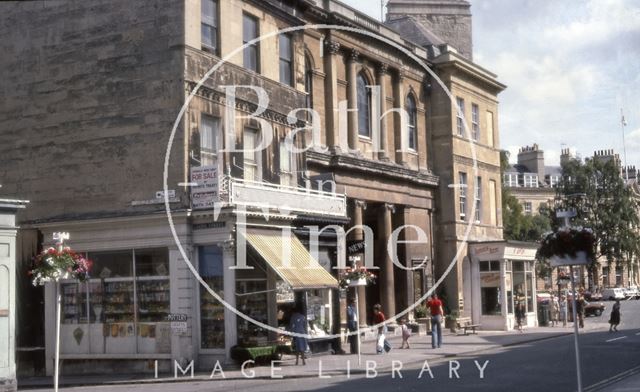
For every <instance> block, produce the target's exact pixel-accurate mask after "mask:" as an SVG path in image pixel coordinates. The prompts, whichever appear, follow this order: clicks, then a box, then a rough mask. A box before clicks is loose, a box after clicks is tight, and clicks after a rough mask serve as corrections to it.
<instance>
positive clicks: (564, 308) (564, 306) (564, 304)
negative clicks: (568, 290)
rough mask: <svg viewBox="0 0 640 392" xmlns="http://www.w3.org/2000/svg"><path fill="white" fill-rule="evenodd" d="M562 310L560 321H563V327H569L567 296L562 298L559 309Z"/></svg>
mask: <svg viewBox="0 0 640 392" xmlns="http://www.w3.org/2000/svg"><path fill="white" fill-rule="evenodd" d="M558 308H559V309H560V320H561V321H562V326H563V327H566V326H567V299H566V298H565V296H564V295H563V296H561V297H560V303H559V307H558Z"/></svg>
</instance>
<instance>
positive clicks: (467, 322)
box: [456, 317, 480, 335]
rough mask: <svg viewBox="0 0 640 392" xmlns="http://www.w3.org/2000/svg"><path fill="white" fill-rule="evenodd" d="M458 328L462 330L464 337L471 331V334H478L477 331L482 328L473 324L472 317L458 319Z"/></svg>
mask: <svg viewBox="0 0 640 392" xmlns="http://www.w3.org/2000/svg"><path fill="white" fill-rule="evenodd" d="M456 327H457V328H458V329H461V330H462V333H463V334H464V335H468V334H469V330H471V333H473V334H477V331H476V329H477V328H480V324H472V323H471V317H458V319H457V320H456Z"/></svg>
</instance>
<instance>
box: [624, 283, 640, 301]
mask: <svg viewBox="0 0 640 392" xmlns="http://www.w3.org/2000/svg"><path fill="white" fill-rule="evenodd" d="M624 294H625V296H626V297H627V298H630V299H639V298H640V291H638V287H637V286H630V287H629V288H627V289H624Z"/></svg>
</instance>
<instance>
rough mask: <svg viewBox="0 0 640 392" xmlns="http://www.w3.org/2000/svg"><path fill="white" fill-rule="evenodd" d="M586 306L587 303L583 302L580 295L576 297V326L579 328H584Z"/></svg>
mask: <svg viewBox="0 0 640 392" xmlns="http://www.w3.org/2000/svg"><path fill="white" fill-rule="evenodd" d="M586 305H587V301H585V299H584V296H583V295H582V294H580V295H579V296H578V300H577V301H576V314H577V316H578V326H579V327H580V328H584V309H585V307H586ZM574 322H575V320H574Z"/></svg>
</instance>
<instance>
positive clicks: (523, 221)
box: [500, 151, 551, 242]
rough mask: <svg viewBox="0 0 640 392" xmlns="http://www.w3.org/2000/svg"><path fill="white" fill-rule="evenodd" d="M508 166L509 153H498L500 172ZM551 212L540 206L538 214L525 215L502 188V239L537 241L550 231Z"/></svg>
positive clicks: (512, 197) (506, 190) (520, 206)
mask: <svg viewBox="0 0 640 392" xmlns="http://www.w3.org/2000/svg"><path fill="white" fill-rule="evenodd" d="M508 166H509V153H508V152H507V151H502V152H501V153H500V167H501V170H502V172H503V173H504V171H505V170H506V168H507V167H508ZM550 217H551V210H550V209H549V207H548V206H547V205H546V204H542V205H541V206H540V209H539V210H538V214H535V215H526V214H525V213H524V211H523V208H522V205H521V204H520V202H518V199H516V198H515V197H514V196H513V195H512V194H511V193H510V192H509V189H508V188H506V187H505V186H504V185H503V187H502V226H503V228H504V238H505V239H507V240H513V241H528V242H536V241H539V240H540V239H541V237H542V235H543V234H544V233H546V232H548V231H550V230H551V218H550Z"/></svg>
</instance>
